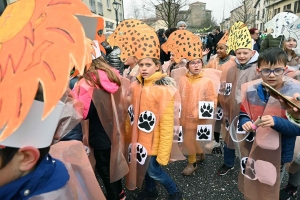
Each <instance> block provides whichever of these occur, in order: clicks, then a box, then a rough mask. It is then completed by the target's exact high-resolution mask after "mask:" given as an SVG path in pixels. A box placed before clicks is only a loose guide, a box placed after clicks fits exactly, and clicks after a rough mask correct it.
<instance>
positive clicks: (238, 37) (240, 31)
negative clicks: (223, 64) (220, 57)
mask: <svg viewBox="0 0 300 200" xmlns="http://www.w3.org/2000/svg"><path fill="white" fill-rule="evenodd" d="M227 46H228V48H227V53H230V51H232V50H233V51H236V50H238V49H251V50H253V41H252V38H251V35H250V32H249V30H248V27H247V25H246V24H244V23H243V22H236V23H234V24H233V25H232V27H231V28H230V33H229V37H228V41H227Z"/></svg>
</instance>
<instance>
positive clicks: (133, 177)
mask: <svg viewBox="0 0 300 200" xmlns="http://www.w3.org/2000/svg"><path fill="white" fill-rule="evenodd" d="M108 43H109V44H110V45H112V46H118V47H119V48H120V49H121V60H122V61H123V62H125V61H126V60H127V59H128V57H131V56H134V57H136V58H137V59H142V58H146V57H150V58H156V59H159V55H160V53H159V52H160V46H159V41H158V38H157V36H156V33H155V32H154V29H152V28H150V27H149V26H147V25H146V24H144V23H143V22H141V21H139V20H125V21H123V22H122V23H121V24H119V26H118V27H117V29H116V30H115V32H114V33H113V34H112V35H110V37H109V38H108ZM154 76H155V77H153V79H151V80H150V79H149V80H148V81H149V83H148V84H147V83H146V80H145V83H144V86H142V84H141V79H140V78H139V80H136V81H134V82H133V83H132V84H131V85H130V88H129V90H128V92H125V93H124V94H125V98H126V100H127V102H126V103H125V105H126V108H127V109H126V110H127V113H128V115H127V123H126V134H125V157H126V159H127V161H128V164H129V168H130V171H129V174H128V175H127V177H126V186H127V188H128V189H130V190H133V189H135V188H136V187H141V186H142V183H143V180H144V177H145V173H146V171H147V168H148V162H149V160H150V158H151V156H152V155H157V156H158V157H157V159H161V160H160V163H163V164H165V165H166V164H167V163H168V161H169V160H170V161H174V160H178V159H185V158H184V156H183V155H182V154H181V152H180V150H179V148H178V140H177V138H176V132H174V127H173V126H174V124H176V123H179V120H176V116H178V112H179V109H178V108H179V107H177V110H176V109H174V107H175V108H176V105H178V103H176V102H177V100H180V98H179V96H178V94H177V89H176V88H175V87H174V86H173V84H174V81H173V80H172V79H170V78H168V77H165V75H162V74H161V73H159V72H157V73H155V75H154ZM138 77H140V76H138ZM152 83H153V84H152ZM141 93H142V94H143V95H141ZM141 98H142V99H141ZM146 102H147V103H146ZM127 106H128V107H127ZM143 106H147V110H145V109H146V108H145V107H143ZM171 107H172V109H171ZM149 109H150V110H149ZM168 109H171V110H172V112H173V113H172V116H173V117H172V119H169V118H168V119H165V118H164V112H168V111H169V110H168ZM173 110H174V111H173ZM174 112H177V114H174ZM169 115H170V113H169ZM174 116H175V118H174ZM177 118H178V117H177ZM166 126H167V128H166ZM160 129H161V131H164V133H165V132H168V131H170V130H169V129H171V130H172V134H171V135H169V132H168V133H167V134H161V137H158V138H157V136H158V133H159V131H160ZM173 132H174V133H175V134H174V133H173ZM157 139H159V140H157ZM160 140H161V141H160ZM158 143H159V144H158ZM152 144H154V145H153V146H152ZM160 144H161V145H160ZM157 145H159V146H157ZM164 150H165V151H164ZM157 151H159V152H161V153H157ZM170 154H171V157H170ZM169 157H170V158H169Z"/></svg>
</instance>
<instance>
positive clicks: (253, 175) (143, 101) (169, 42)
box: [0, 0, 300, 200]
mask: <svg viewBox="0 0 300 200" xmlns="http://www.w3.org/2000/svg"><path fill="white" fill-rule="evenodd" d="M41 13H43V14H41ZM15 14H17V15H18V17H17V18H14V17H11V16H14V15H15ZM63 17H64V18H65V19H66V20H67V19H68V20H67V21H66V22H67V23H62V22H61V19H62V18H63ZM2 19H5V20H4V22H3V27H4V28H2V29H1V30H3V33H5V34H4V35H3V38H4V39H3V38H2V39H3V42H2V43H1V46H0V66H1V73H0V74H1V76H0V90H1V93H0V177H1V178H0V199H1V200H2V199H3V200H11V199H108V200H121V199H122V200H124V199H126V191H125V189H124V187H126V188H127V189H128V190H135V189H136V188H139V189H140V191H139V192H138V193H137V194H136V199H137V200H145V199H151V198H159V195H158V190H157V187H156V184H157V182H159V183H160V184H161V185H163V186H164V188H165V189H166V191H167V193H168V199H169V200H181V199H184V193H185V192H187V191H184V190H183V189H182V188H180V187H179V185H178V183H176V181H174V178H173V177H172V176H170V175H169V174H168V173H166V171H165V170H164V169H163V167H162V166H166V165H168V163H170V162H176V161H179V160H183V161H184V160H186V162H187V164H186V167H185V168H184V169H182V172H181V174H182V175H183V176H191V175H192V174H194V173H195V171H197V169H198V165H199V163H200V162H202V161H203V160H205V159H206V155H207V154H223V165H222V166H218V170H217V172H216V173H217V174H218V175H220V176H224V175H226V174H227V173H228V172H230V171H231V170H232V169H233V168H234V167H235V166H234V165H235V158H236V155H238V157H239V159H240V166H237V167H238V168H240V173H239V177H238V189H239V190H240V191H241V192H242V193H243V195H244V198H245V199H249V200H258V199H260V200H274V199H280V200H288V199H291V198H295V197H296V194H297V188H298V186H299V184H300V183H299V181H300V158H299V155H300V154H299V153H300V138H299V136H300V109H299V107H300V94H299V91H300V83H299V80H300V76H299V74H300V69H299V66H300V65H299V64H300V58H299V56H300V54H299V49H298V48H299V47H298V46H297V44H298V43H300V40H299V38H297V37H295V36H297V34H296V33H297V31H298V30H297V29H294V28H293V27H298V25H299V24H300V18H298V17H297V16H296V15H294V14H293V13H291V12H283V13H279V14H278V15H276V16H275V17H274V18H273V19H272V20H274V21H276V23H277V24H276V23H267V24H266V26H267V28H268V29H269V30H271V32H270V34H268V35H267V36H266V37H260V36H259V34H260V33H259V30H257V29H256V28H251V29H248V27H247V25H246V24H244V23H243V22H239V21H238V22H236V23H234V24H233V25H232V27H231V28H230V30H228V31H224V32H222V31H221V30H220V29H219V28H216V29H215V31H214V32H213V33H210V34H208V36H207V37H206V38H201V37H199V36H197V35H195V34H194V33H192V32H190V31H188V30H187V24H186V23H185V22H183V21H180V22H178V24H177V26H176V27H174V28H171V29H168V30H166V31H165V30H158V31H157V32H155V30H154V29H153V28H151V27H149V26H148V25H146V24H145V23H143V22H141V21H139V20H136V19H128V20H124V21H122V22H121V23H120V24H119V26H118V27H117V28H116V29H115V31H114V32H112V33H109V34H106V35H103V31H101V30H102V29H103V28H104V24H103V19H102V18H101V17H99V16H98V17H97V16H94V15H93V14H92V13H91V12H90V11H89V9H88V8H87V7H86V6H85V5H84V3H83V2H82V1H80V0H72V1H69V3H65V2H64V1H62V0H57V1H55V2H53V1H51V0H45V1H44V0H43V1H31V2H29V1H21V0H20V1H17V2H15V3H13V4H10V5H9V6H8V7H7V8H6V10H5V11H4V13H3V14H2V15H1V17H0V22H2V21H3V20H2ZM272 20H271V22H272ZM21 22H22V24H23V26H14V25H15V24H16V23H21ZM95 22H97V26H95ZM278 24H280V25H282V26H278ZM13 27H14V28H13ZM282 27H283V28H282ZM1 32H2V31H1ZM91 32H93V34H90V33H91ZM0 39H1V37H0ZM16 45H19V48H18V50H17V49H16V48H15V47H16ZM204 45H205V46H204ZM211 54H215V55H213V56H211ZM204 56H207V62H208V63H207V64H206V65H204V62H203V60H202V58H203V57H204ZM68 86H69V87H68ZM221 140H222V141H224V145H223V146H222V145H221ZM286 171H287V172H288V173H289V179H288V184H287V185H286V186H284V187H282V186H281V185H280V184H281V181H282V178H283V175H284V174H285V172H286ZM94 172H96V173H97V174H99V177H100V178H101V179H102V182H103V186H104V187H105V191H106V194H105V195H104V194H103V192H102V190H101V188H100V187H99V184H98V182H97V180H96V177H95V173H94ZM123 179H125V186H124V185H123V184H122V180H123ZM142 186H143V187H142ZM199 190H200V188H199Z"/></svg>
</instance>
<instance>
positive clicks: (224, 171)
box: [217, 164, 234, 176]
mask: <svg viewBox="0 0 300 200" xmlns="http://www.w3.org/2000/svg"><path fill="white" fill-rule="evenodd" d="M233 169H234V167H227V166H226V165H225V164H223V165H222V167H220V169H219V170H218V172H217V174H219V175H220V176H223V175H225V174H227V172H229V171H230V170H233Z"/></svg>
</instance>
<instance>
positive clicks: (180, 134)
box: [178, 131, 183, 142]
mask: <svg viewBox="0 0 300 200" xmlns="http://www.w3.org/2000/svg"><path fill="white" fill-rule="evenodd" d="M182 136H183V134H182V131H179V134H178V142H182Z"/></svg>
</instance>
